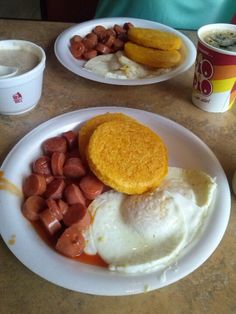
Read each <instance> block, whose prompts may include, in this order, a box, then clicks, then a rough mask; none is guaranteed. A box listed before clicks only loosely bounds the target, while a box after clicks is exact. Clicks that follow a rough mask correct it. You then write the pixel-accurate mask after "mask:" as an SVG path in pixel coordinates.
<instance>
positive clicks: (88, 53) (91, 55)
mask: <svg viewBox="0 0 236 314" xmlns="http://www.w3.org/2000/svg"><path fill="white" fill-rule="evenodd" d="M97 54H98V52H97V50H95V49H91V50H87V51H85V52H84V54H83V56H84V59H85V60H90V59H92V58H95V57H96V56H97Z"/></svg>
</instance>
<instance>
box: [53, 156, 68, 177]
mask: <svg viewBox="0 0 236 314" xmlns="http://www.w3.org/2000/svg"><path fill="white" fill-rule="evenodd" d="M65 160H66V156H65V154H64V153H61V152H54V153H52V158H51V168H52V173H53V174H54V176H62V175H63V166H64V163H65Z"/></svg>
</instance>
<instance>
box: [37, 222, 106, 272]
mask: <svg viewBox="0 0 236 314" xmlns="http://www.w3.org/2000/svg"><path fill="white" fill-rule="evenodd" d="M31 224H32V225H33V227H34V229H35V231H36V232H37V234H38V235H39V236H40V238H41V239H42V240H43V241H44V242H45V243H46V244H47V245H48V246H49V247H51V248H52V249H53V250H55V246H56V243H57V239H58V236H60V233H59V234H58V233H57V234H55V235H53V236H51V235H50V234H49V233H48V232H47V230H45V228H44V226H43V225H42V224H41V222H40V221H33V222H31ZM56 252H57V251H56ZM57 253H58V254H60V253H59V252H57ZM68 258H69V257H68ZM71 259H73V260H77V261H78V262H81V263H84V264H90V265H94V266H100V267H105V268H106V267H107V266H108V264H107V263H106V262H105V261H104V260H103V259H102V258H101V257H100V256H99V255H98V254H96V255H88V254H85V253H82V254H81V255H80V256H76V257H74V258H71Z"/></svg>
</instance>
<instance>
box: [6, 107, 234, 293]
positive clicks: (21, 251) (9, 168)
mask: <svg viewBox="0 0 236 314" xmlns="http://www.w3.org/2000/svg"><path fill="white" fill-rule="evenodd" d="M108 111H109V112H123V113H125V114H128V115H131V116H133V117H134V118H136V119H138V120H140V121H141V122H143V123H144V124H147V125H149V126H150V127H151V128H152V129H153V130H154V131H156V132H158V134H159V135H160V136H161V137H162V138H163V140H164V141H165V143H166V145H167V148H168V151H169V156H170V165H172V166H178V167H183V168H197V169H201V170H203V171H205V172H207V173H208V174H210V175H211V176H212V177H216V182H217V184H218V192H217V197H216V202H215V205H214V208H213V209H212V212H211V215H210V217H209V219H208V221H207V222H206V227H205V228H204V230H203V232H202V234H201V236H200V237H199V239H198V241H197V242H196V243H194V245H193V247H191V248H190V249H188V250H187V251H186V252H185V254H184V255H183V257H182V258H180V260H179V261H178V266H177V268H176V267H173V268H171V269H170V270H168V271H167V273H166V274H165V276H166V280H163V279H164V278H163V276H162V274H161V273H159V272H153V273H149V274H137V275H126V274H119V273H114V272H111V271H109V270H108V269H106V268H102V267H98V266H92V265H86V264H82V263H80V262H78V261H74V260H72V259H69V258H66V257H63V256H62V255H60V254H58V253H57V252H56V251H54V250H52V249H51V248H49V247H48V246H47V244H45V243H44V241H43V240H41V238H40V237H39V236H38V235H37V233H36V232H35V230H34V229H33V227H32V226H31V224H30V223H29V222H28V221H27V220H26V219H25V218H24V217H23V215H22V214H21V202H22V199H20V198H19V197H16V196H14V195H12V194H10V193H9V192H6V191H0V231H1V235H2V237H3V239H4V241H5V242H6V244H7V245H8V247H9V249H10V250H11V251H12V253H13V254H14V255H15V256H16V257H17V258H18V259H19V260H20V261H21V262H22V263H23V264H24V265H25V266H26V267H28V268H29V269H31V270H32V271H33V272H35V273H36V274H38V275H39V276H41V277H43V278H45V279H46V280H49V281H50V282H52V283H54V284H57V285H59V286H62V287H65V288H68V289H71V290H75V291H80V292H84V293H90V294H96V295H127V294H136V293H142V292H144V291H150V290H154V289H158V288H160V287H163V286H166V285H169V284H171V283H173V282H176V281H178V280H179V279H181V278H183V277H184V276H186V275H188V274H189V273H191V272H192V271H194V270H195V269H196V268H197V267H199V266H200V265H201V264H202V263H203V262H204V261H205V260H206V259H207V258H208V257H209V256H210V255H211V254H212V253H213V251H214V250H215V249H216V247H217V246H218V244H219V242H220V241H221V239H222V237H223V234H224V232H225V230H226V227H227V224H228V219H229V214H230V191H229V186H228V182H227V179H226V176H225V174H224V171H223V170H222V167H221V165H220V164H219V162H218V160H217V159H216V157H215V155H214V154H213V153H212V151H211V150H210V149H209V148H208V147H207V146H206V144H204V143H203V142H202V141H201V140H200V139H199V138H198V137H197V136H196V135H194V134H193V133H191V132H190V131H189V130H187V129H186V128H184V127H182V126H181V125H179V124H177V123H175V122H173V121H171V120H169V119H166V118H164V117H161V116H158V115H156V114H153V113H150V112H145V111H141V110H136V109H129V108H120V107H101V108H91V109H84V110H79V111H74V112H70V113H67V114H64V115H61V116H58V117H56V118H54V119H51V120H49V121H47V122H45V123H43V124H41V125H40V126H38V127H37V128H35V129H34V130H32V131H31V132H30V133H28V134H27V135H26V136H25V137H23V139H22V140H21V141H19V142H18V143H17V144H16V145H15V147H14V148H13V149H12V150H11V151H10V153H9V154H8V156H7V157H6V159H5V161H4V162H3V165H2V170H3V171H4V174H5V177H6V178H7V179H9V180H10V181H11V182H13V183H14V184H15V185H16V186H18V187H19V188H21V186H22V180H23V178H24V177H25V176H26V175H28V174H29V173H30V163H31V162H32V161H33V160H34V159H35V158H36V157H38V156H39V154H40V146H41V144H42V142H43V141H44V140H45V139H47V138H49V137H52V136H55V135H58V134H60V133H62V132H65V131H67V130H72V129H77V128H78V127H79V125H80V124H81V123H82V122H83V121H85V120H87V119H89V118H91V117H92V116H94V115H98V114H102V113H105V112H108ZM14 235H15V244H14V245H9V240H10V239H11V238H12V237H13V236H14Z"/></svg>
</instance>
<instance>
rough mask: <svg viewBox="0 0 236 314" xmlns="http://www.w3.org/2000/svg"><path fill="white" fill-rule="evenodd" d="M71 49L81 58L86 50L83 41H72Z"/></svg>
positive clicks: (73, 53) (77, 57) (74, 54)
mask: <svg viewBox="0 0 236 314" xmlns="http://www.w3.org/2000/svg"><path fill="white" fill-rule="evenodd" d="M70 51H71V53H72V55H73V56H74V57H75V58H76V59H80V58H82V56H83V53H84V51H85V46H84V44H83V43H82V42H77V41H72V43H71V47H70Z"/></svg>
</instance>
